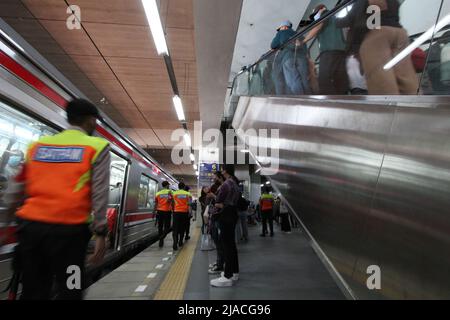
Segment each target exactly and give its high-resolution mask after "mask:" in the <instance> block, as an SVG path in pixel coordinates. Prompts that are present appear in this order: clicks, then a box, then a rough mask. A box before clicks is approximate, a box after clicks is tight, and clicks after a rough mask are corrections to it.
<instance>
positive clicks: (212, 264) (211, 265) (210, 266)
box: [209, 263, 217, 269]
mask: <svg viewBox="0 0 450 320" xmlns="http://www.w3.org/2000/svg"><path fill="white" fill-rule="evenodd" d="M215 266H217V263H211V264H210V265H209V269H211V268H214V267H215Z"/></svg>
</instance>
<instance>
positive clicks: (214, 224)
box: [211, 215, 225, 270]
mask: <svg viewBox="0 0 450 320" xmlns="http://www.w3.org/2000/svg"><path fill="white" fill-rule="evenodd" d="M217 218H218V217H217V216H216V215H212V216H211V238H212V239H213V241H214V244H215V246H216V253H217V258H216V265H217V268H219V269H221V270H222V269H223V265H224V263H225V262H224V251H223V245H222V242H221V241H220V224H219V221H218V220H217Z"/></svg>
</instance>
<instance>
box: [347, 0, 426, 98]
mask: <svg viewBox="0 0 450 320" xmlns="http://www.w3.org/2000/svg"><path fill="white" fill-rule="evenodd" d="M372 5H375V6H378V7H379V8H380V9H381V26H380V27H379V28H372V29H369V28H368V26H367V21H368V19H369V16H368V14H367V13H366V12H367V9H368V7H369V6H372ZM349 16H351V17H353V22H352V26H350V28H351V29H354V30H355V31H354V32H353V33H354V35H356V37H357V39H358V41H357V43H358V42H360V43H361V47H360V49H359V55H360V57H361V63H362V67H363V69H364V73H365V76H366V80H367V87H368V90H369V94H373V95H400V94H404V95H414V94H417V92H418V89H419V79H418V77H417V74H416V70H415V69H414V65H413V61H412V58H411V55H408V56H406V57H405V58H403V59H402V60H401V61H398V62H397V63H393V64H391V65H389V64H388V63H389V62H395V61H394V60H393V59H394V58H395V57H397V56H398V55H399V54H400V53H401V52H402V51H403V50H404V49H406V47H408V46H409V44H410V40H409V37H408V33H407V31H406V30H405V29H404V28H403V27H402V25H401V24H400V2H399V1H398V0H362V1H357V2H356V3H355V5H354V6H353V8H352V9H351V11H350V13H349Z"/></svg>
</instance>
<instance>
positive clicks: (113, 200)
mask: <svg viewBox="0 0 450 320" xmlns="http://www.w3.org/2000/svg"><path fill="white" fill-rule="evenodd" d="M127 166H128V161H126V160H124V159H122V158H121V157H119V156H118V155H116V154H115V153H113V152H111V174H110V178H109V201H108V203H109V205H110V206H111V207H117V206H119V205H120V203H121V199H122V194H123V190H124V187H125V176H126V172H127Z"/></svg>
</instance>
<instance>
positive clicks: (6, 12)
mask: <svg viewBox="0 0 450 320" xmlns="http://www.w3.org/2000/svg"><path fill="white" fill-rule="evenodd" d="M0 12H1V13H2V18H6V17H16V18H19V17H20V18H32V17H33V16H32V15H31V13H30V12H29V11H28V10H27V9H26V7H25V6H24V5H23V4H22V2H20V1H17V0H1V1H0Z"/></svg>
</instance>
